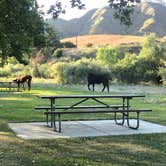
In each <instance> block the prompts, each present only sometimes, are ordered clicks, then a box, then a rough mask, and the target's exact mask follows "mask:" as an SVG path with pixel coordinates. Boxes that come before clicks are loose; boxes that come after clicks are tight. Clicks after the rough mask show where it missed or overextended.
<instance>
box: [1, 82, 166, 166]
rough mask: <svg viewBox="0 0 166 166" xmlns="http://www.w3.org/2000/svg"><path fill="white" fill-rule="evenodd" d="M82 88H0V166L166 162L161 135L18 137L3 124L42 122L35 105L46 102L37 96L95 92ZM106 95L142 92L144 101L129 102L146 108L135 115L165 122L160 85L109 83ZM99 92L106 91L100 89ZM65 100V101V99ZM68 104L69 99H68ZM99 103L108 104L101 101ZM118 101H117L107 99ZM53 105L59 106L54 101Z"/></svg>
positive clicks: (165, 99)
mask: <svg viewBox="0 0 166 166" xmlns="http://www.w3.org/2000/svg"><path fill="white" fill-rule="evenodd" d="M99 89H100V87H99V86H97V92H89V91H88V90H87V87H86V86H57V85H54V84H41V83H40V84H33V89H32V91H30V92H28V91H25V92H11V93H8V92H2V91H1V92H0V165H2V166H31V165H34V166H88V165H89V166H91V165H92V166H111V165H121V166H124V165H129V166H130V165H131V166H133V165H140V166H144V165H145V166H149V165H156V166H159V165H161V166H162V165H163V166H165V163H166V134H142V135H141V134H140V135H130V136H106V137H91V138H90V137H89V138H70V139H62V138H61V139H52V140H50V139H44V140H29V141H27V140H22V139H20V138H18V137H16V135H15V133H13V132H12V131H11V129H10V128H9V127H8V122H25V121H27V122H30V121H44V117H43V115H42V111H35V110H34V107H35V106H37V105H46V104H49V102H48V101H47V100H41V99H39V98H37V97H36V96H37V95H48V94H49V95H51V94H58V95H65V94H101V92H100V91H99ZM110 93H111V94H119V93H141V94H142V93H145V94H146V97H145V99H141V98H140V99H133V100H132V101H131V105H132V106H134V107H138V108H150V109H152V110H153V111H152V112H148V113H142V114H141V119H144V120H147V121H151V122H155V123H159V124H162V125H166V87H156V86H141V85H140V86H137V85H131V86H127V85H117V86H116V85H112V86H111V92H110ZM105 94H108V93H107V92H105ZM65 102H69V101H65ZM70 102H73V101H72V100H71V101H70ZM105 102H108V103H109V102H110V101H108V100H105ZM116 102H119V103H120V102H121V101H117V100H113V101H111V103H116ZM58 104H59V105H63V102H62V101H59V103H58ZM63 117H64V119H65V120H70V119H73V120H76V119H108V118H110V117H108V116H107V115H106V114H104V115H103V114H92V115H90V116H89V115H87V114H85V115H75V116H72V115H66V116H63Z"/></svg>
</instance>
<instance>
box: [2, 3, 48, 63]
mask: <svg viewBox="0 0 166 166" xmlns="http://www.w3.org/2000/svg"><path fill="white" fill-rule="evenodd" d="M44 40H45V39H44V21H43V17H42V16H41V13H40V12H39V11H38V5H37V3H36V0H12V2H11V0H1V3H0V57H1V63H2V66H3V65H4V64H5V63H6V61H7V57H10V56H14V57H15V58H16V59H17V60H18V61H19V62H20V63H24V64H26V63H27V59H28V52H29V49H30V47H32V46H35V47H42V45H43V43H44Z"/></svg>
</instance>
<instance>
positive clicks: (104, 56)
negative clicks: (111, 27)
mask: <svg viewBox="0 0 166 166" xmlns="http://www.w3.org/2000/svg"><path fill="white" fill-rule="evenodd" d="M123 57H124V55H123V53H121V52H120V51H119V49H118V48H112V47H109V46H102V47H99V48H98V50H97V57H96V58H97V60H99V61H101V62H103V63H104V64H107V65H109V66H113V65H114V64H116V63H117V62H118V61H119V60H121V59H122V58H123Z"/></svg>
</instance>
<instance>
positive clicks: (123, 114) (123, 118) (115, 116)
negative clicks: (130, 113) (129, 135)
mask: <svg viewBox="0 0 166 166" xmlns="http://www.w3.org/2000/svg"><path fill="white" fill-rule="evenodd" d="M114 120H115V123H116V124H118V125H124V121H125V113H122V121H121V122H118V120H117V112H115V113H114Z"/></svg>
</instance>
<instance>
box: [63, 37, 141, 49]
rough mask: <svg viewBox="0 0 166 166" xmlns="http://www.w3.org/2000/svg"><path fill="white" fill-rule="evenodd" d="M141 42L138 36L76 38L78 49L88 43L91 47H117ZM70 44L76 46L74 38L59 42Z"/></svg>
mask: <svg viewBox="0 0 166 166" xmlns="http://www.w3.org/2000/svg"><path fill="white" fill-rule="evenodd" d="M142 40H143V37H140V36H130V35H106V34H100V35H84V36H77V46H78V47H79V48H85V47H87V44H88V43H91V44H92V46H93V47H96V46H99V45H105V44H108V45H111V46H118V45H122V44H123V45H125V44H134V43H140V42H141V41H142ZM67 41H69V42H72V43H74V44H76V37H71V38H64V39H62V40H61V42H67Z"/></svg>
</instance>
